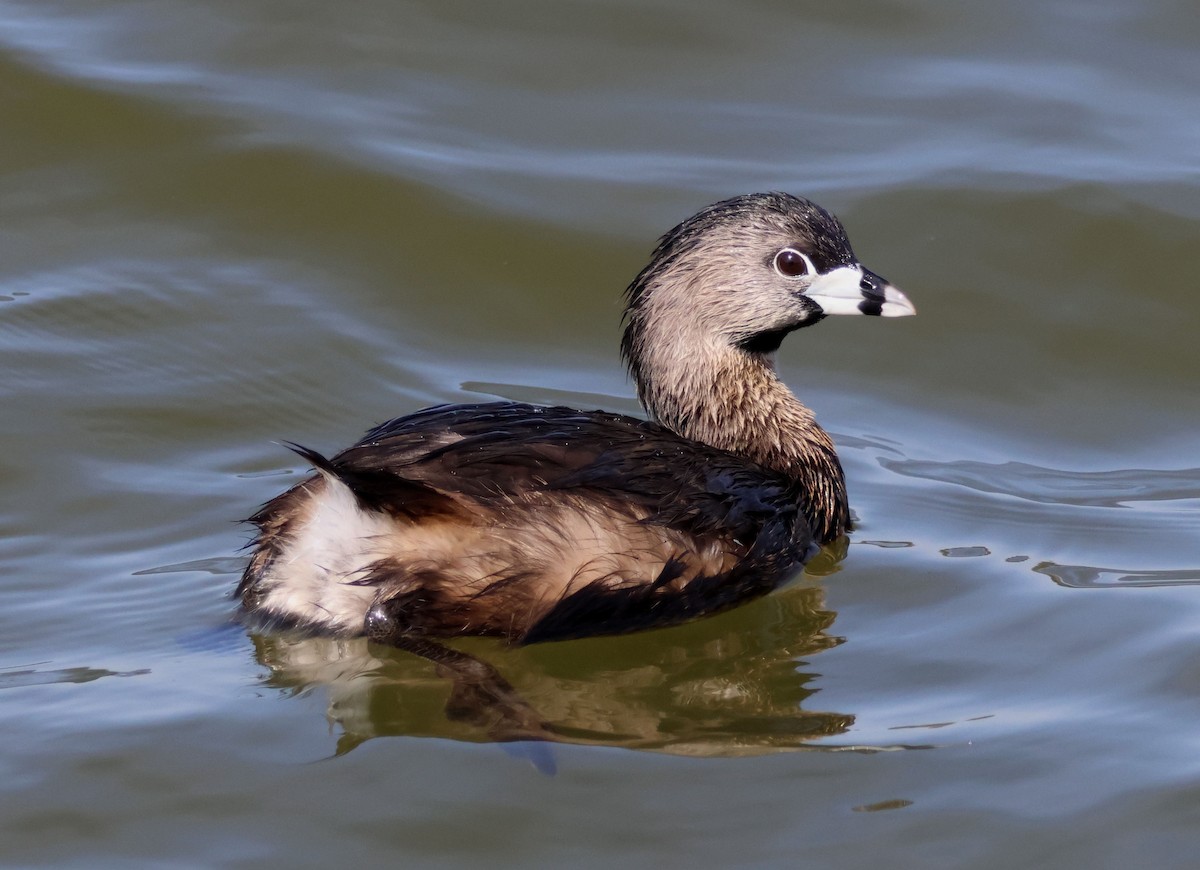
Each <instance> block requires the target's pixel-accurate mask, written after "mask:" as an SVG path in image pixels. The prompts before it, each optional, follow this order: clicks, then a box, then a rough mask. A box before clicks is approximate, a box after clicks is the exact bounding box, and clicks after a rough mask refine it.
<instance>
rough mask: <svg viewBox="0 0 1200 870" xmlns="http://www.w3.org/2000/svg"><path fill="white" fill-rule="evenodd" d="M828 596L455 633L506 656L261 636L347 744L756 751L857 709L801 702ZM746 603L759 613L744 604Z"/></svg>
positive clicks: (800, 743)
mask: <svg viewBox="0 0 1200 870" xmlns="http://www.w3.org/2000/svg"><path fill="white" fill-rule="evenodd" d="M822 604H823V595H822V591H821V590H820V589H818V588H811V587H808V588H791V589H787V590H784V591H783V592H781V593H778V594H776V595H774V596H772V597H771V598H769V599H766V600H764V601H761V602H758V603H756V604H755V605H750V606H748V607H747V608H743V609H742V610H741V611H739V612H737V613H734V614H728V615H726V616H723V617H715V618H711V619H708V620H702V621H700V622H698V623H692V624H690V625H686V626H680V627H678V628H674V629H668V630H662V631H657V632H649V633H642V634H639V635H634V636H629V637H622V638H599V639H590V640H582V641H572V642H568V643H559V644H547V645H544V646H534V647H525V648H517V649H514V648H509V647H505V646H504V645H502V644H500V643H498V642H490V641H481V640H478V639H473V640H471V641H463V642H462V643H461V644H456V645H457V646H460V647H464V646H469V647H470V649H471V650H472V651H473V653H478V654H479V655H480V656H485V657H486V658H488V659H490V660H492V661H495V662H497V663H498V667H493V666H492V665H491V664H487V663H485V662H484V661H483V658H481V657H477V656H476V655H475V654H472V653H467V652H462V651H460V650H458V649H450V648H448V647H444V646H441V645H440V644H432V643H428V642H426V643H424V644H423V647H424V648H423V649H419V650H418V649H414V650H412V651H410V652H416V653H417V654H418V655H416V656H414V655H411V654H409V652H405V651H402V650H397V649H392V648H390V647H386V646H380V645H377V644H370V643H368V642H367V641H366V640H365V639H362V638H355V639H341V640H338V639H331V638H320V637H296V636H286V635H261V634H255V635H252V638H253V641H254V644H255V650H256V655H257V658H258V661H259V662H260V663H261V664H263V665H265V666H266V667H268V668H270V670H271V674H270V676H269V677H268V678H267V683H268V685H271V686H273V687H277V688H283V689H289V690H292V691H295V692H308V691H312V690H314V689H321V690H323V691H325V692H326V693H327V695H328V699H329V700H328V715H329V717H330V719H331V720H333V721H336V722H337V723H338V724H339V725H340V727H341V728H342V731H343V734H342V736H341V738H340V739H339V741H338V753H339V754H342V753H344V752H348V751H350V750H351V749H353V748H354V747H355V746H357V745H358V744H359V743H361V742H363V741H365V740H368V739H370V738H372V737H377V736H389V735H409V736H434V737H443V738H452V739H458V740H467V741H475V742H479V741H502V742H508V741H517V740H534V741H554V742H567V743H580V744H591V745H605V746H621V747H626V748H635V749H650V750H656V751H661V752H669V753H673V754H679V755H694V756H732V755H751V754H760V753H766V752H772V751H779V750H785V749H799V748H803V747H805V746H806V744H807V743H808V741H811V740H813V739H814V738H818V737H828V736H830V735H835V734H840V733H843V732H845V731H846V730H847V729H848V728H849V727H850V725H851V724H852V723H853V721H854V717H853V716H851V715H849V714H844V713H832V712H819V711H814V710H805V709H802V706H801V705H802V704H804V703H805V702H806V701H807V700H808V699H809V698H810V697H811V696H812V695H813V693H814V692H815V691H816V689H814V688H810V687H809V683H810V681H811V680H812V679H813V678H814V674H812V673H809V672H806V671H805V670H802V669H801V668H802V667H803V663H802V662H798V659H802V658H804V657H806V656H810V655H813V654H815V653H818V652H820V651H821V650H824V649H827V648H829V647H832V646H835V645H837V644H838V643H840V642H841V641H840V639H838V638H836V637H831V636H829V635H828V634H826V630H827V629H828V628H829V626H830V625H831V624H832V623H833V621H834V618H835V614H834V613H832V612H829V611H826V610H823V609H822ZM747 610H751V611H753V613H752V614H751V618H750V619H746V618H744V617H743V616H741V615H740V614H744V613H745V612H746V611H747ZM418 656H422V657H423V658H422V657H418ZM798 665H799V666H800V667H798ZM500 669H503V671H504V675H501V673H500ZM447 691H449V696H448V697H447ZM836 748H843V749H844V748H847V747H836ZM854 748H859V749H866V747H854ZM874 748H880V747H874ZM546 757H548V755H547V756H546ZM534 761H535V763H537V764H538V765H539V767H543V768H545V767H548V766H549V764H548V763H546V764H543V763H540V762H539V761H538V759H537V758H536V757H535V758H534Z"/></svg>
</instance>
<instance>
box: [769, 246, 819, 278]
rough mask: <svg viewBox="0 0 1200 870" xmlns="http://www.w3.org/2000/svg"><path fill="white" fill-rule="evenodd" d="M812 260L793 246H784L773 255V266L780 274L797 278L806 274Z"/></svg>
mask: <svg viewBox="0 0 1200 870" xmlns="http://www.w3.org/2000/svg"><path fill="white" fill-rule="evenodd" d="M811 266H812V262H811V261H810V260H809V259H808V257H806V256H804V255H803V254H801V253H800V252H799V251H797V250H796V249H795V248H784V249H783V250H782V251H780V252H779V253H778V254H776V255H775V268H776V269H777V270H778V271H779V274H780V275H783V276H785V277H788V278H799V277H800V276H801V275H807V274H808V272H809V269H810V267H811Z"/></svg>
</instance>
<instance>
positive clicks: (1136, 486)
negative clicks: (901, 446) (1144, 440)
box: [879, 457, 1200, 507]
mask: <svg viewBox="0 0 1200 870" xmlns="http://www.w3.org/2000/svg"><path fill="white" fill-rule="evenodd" d="M879 464H880V465H881V466H882V467H884V468H886V469H887V470H888V471H894V472H896V473H897V474H902V475H904V476H906V477H916V478H922V479H925V480H937V481H941V482H942V483H952V484H955V485H957V486H964V487H967V488H968V489H973V490H977V491H979V492H988V493H996V494H999V495H1010V496H1013V497H1015V498H1020V499H1024V500H1025V501H1032V502H1037V503H1039V504H1059V505H1075V506H1081V507H1129V506H1130V503H1133V502H1162V501H1179V500H1183V499H1195V498H1200V468H1180V469H1149V468H1124V469H1116V470H1113V471H1062V470H1058V469H1053V468H1043V467H1040V466H1037V465H1030V464H1028V463H1024V462H1004V463H987V462H973V461H969V460H962V461H958V462H930V461H922V460H915V459H889V458H886V457H881V458H880V459H879Z"/></svg>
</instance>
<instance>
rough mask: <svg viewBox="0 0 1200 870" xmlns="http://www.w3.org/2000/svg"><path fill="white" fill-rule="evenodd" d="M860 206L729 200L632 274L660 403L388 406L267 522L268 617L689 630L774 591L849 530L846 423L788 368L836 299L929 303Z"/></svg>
mask: <svg viewBox="0 0 1200 870" xmlns="http://www.w3.org/2000/svg"><path fill="white" fill-rule="evenodd" d="M914 313H915V309H914V308H913V306H912V304H911V303H909V301H908V299H907V298H906V297H905V296H904V294H903V293H901V292H900V291H899V290H897V289H896V288H895V287H893V286H892V285H891V284H889V283H888V282H887V281H885V280H884V279H883V278H881V277H879V276H878V275H876V274H875V273H873V272H870V271H868V270H867V269H865V268H864V267H863V266H862V265H861V264H860V263H859V262H858V260H857V259H856V258H855V256H854V253H853V251H852V250H851V248H850V242H849V240H848V239H847V238H846V231H845V229H844V228H843V227H842V224H841V223H840V222H839V221H838V219H837V218H835V217H834V216H833V215H831V214H830V213H829V212H827V211H825V210H824V209H823V208H821V207H820V206H818V205H816V204H815V203H812V202H809V201H808V200H806V199H802V198H800V197H796V196H790V195H787V194H782V193H767V194H753V195H749V196H739V197H735V198H733V199H728V200H724V201H722V202H718V203H716V204H714V205H711V206H709V207H707V208H705V209H704V210H702V211H701V212H699V213H698V214H696V215H694V216H693V217H690V218H688V219H687V220H685V221H684V222H683V223H681V224H680V225H679V226H677V227H675V228H674V229H673V230H671V231H670V232H669V233H667V234H666V235H665V236H663V237H662V239H660V241H659V243H658V246H657V247H656V248H655V250H654V253H653V255H652V256H651V259H650V263H649V265H647V266H646V267H645V268H644V269H643V270H642V271H641V273H640V274H638V276H637V277H636V278H634V280H633V282H632V283H631V284H630V285H629V288H628V290H627V305H626V309H625V319H624V324H625V331H624V336H623V339H622V341H621V350H622V354H623V356H624V358H625V361H626V363H627V364H628V367H629V371H630V374H631V375H632V377H633V380H634V382H635V383H636V385H637V392H638V398H639V399H640V400H641V402H642V404H643V405H645V407H646V408H647V410H648V411H649V412H650V414H651V416H652V417H653V419H654V421H655V422H647V421H644V420H639V419H635V418H632V417H626V416H622V415H620V414H612V413H607V412H604V411H578V410H574V409H571V408H564V407H542V406H537V405H530V404H524V403H519V402H488V403H480V404H469V405H441V406H438V407H434V408H428V409H426V410H423V411H418V412H417V413H415V414H411V415H409V416H407V417H400V418H398V419H395V420H391V421H389V422H387V423H383V424H382V425H380V426H377V427H376V428H374V429H372V430H371V431H370V432H368V433H367V434H366V435H365V436H364V437H363V439H362V440H361V441H359V442H358V443H357V444H355V445H354V446H353V447H350V448H349V449H347V450H344V451H343V452H341V453H339V454H337V455H336V456H334V457H333V458H332V459H327V458H326V457H324V456H322V455H321V454H319V453H316V452H314V451H312V450H309V449H307V448H304V447H300V446H297V445H289V446H290V447H291V448H292V449H293V450H295V451H296V452H297V453H298V454H300V455H301V456H302V457H304V458H305V459H307V460H308V461H309V462H310V463H312V465H313V466H314V467H315V469H316V473H315V474H313V475H312V476H310V477H308V478H306V479H305V480H303V481H301V482H300V483H298V484H297V485H296V486H293V487H292V488H291V489H289V490H288V491H287V492H285V493H283V494H281V495H279V496H277V497H276V498H274V499H272V500H271V501H270V502H268V503H267V504H266V505H265V506H264V507H263V508H262V509H261V510H259V511H258V513H256V514H255V515H254V516H253V517H252V518H251V520H250V521H251V522H253V523H254V524H255V525H256V526H257V527H258V536H257V538H256V539H255V541H254V543H253V546H254V547H255V551H254V555H253V557H252V558H251V560H250V563H249V565H248V566H247V567H246V570H245V574H244V575H243V576H242V580H241V583H240V584H239V586H238V589H237V593H236V594H237V596H238V597H239V598H240V599H241V602H242V605H243V607H244V608H245V609H246V611H248V612H249V613H251V614H254V615H255V616H256V617H258V618H260V619H261V620H263V621H265V622H268V623H274V624H289V625H298V626H304V627H308V628H310V629H314V630H318V631H322V632H332V633H336V634H341V635H362V634H366V635H367V636H368V637H369V638H371V639H373V640H376V641H380V642H384V643H391V644H393V645H396V646H402V647H404V646H409V647H411V646H413V645H414V644H417V645H419V644H420V643H421V642H422V639H432V638H446V637H453V636H458V635H499V636H502V637H505V638H507V639H508V640H509V641H512V642H514V643H533V642H537V641H546V640H556V639H564V638H571V637H582V636H588V635H596V634H613V633H619V632H626V631H633V630H636V629H641V628H648V627H652V626H659V625H668V624H673V623H677V622H680V621H683V620H686V619H690V618H692V617H695V616H699V615H702V614H707V613H712V612H715V611H718V610H722V609H724V608H727V607H730V606H732V605H734V604H737V603H740V602H742V601H745V600H747V599H749V598H752V597H756V596H758V595H762V594H764V593H766V592H768V591H769V590H771V589H772V588H774V587H775V586H777V585H778V584H779V583H780V582H782V581H783V580H785V579H787V577H788V576H789V575H790V574H791V573H792V572H794V571H795V569H797V568H798V567H799V566H800V565H801V564H803V562H804V561H805V560H806V559H807V558H808V557H809V556H810V555H812V553H813V552H815V551H816V549H817V547H818V546H819V545H821V544H825V543H829V542H831V541H834V540H836V539H837V538H838V537H840V536H841V535H843V534H845V533H846V532H847V531H848V530H849V527H850V512H849V506H848V504H847V500H846V484H845V478H844V476H843V473H842V467H841V464H840V463H839V462H838V458H837V454H836V453H835V451H834V446H833V441H832V440H831V439H830V437H829V435H828V434H826V432H825V430H824V429H822V428H821V427H820V426H819V425H817V422H816V420H815V419H814V418H813V415H812V413H811V412H810V411H809V410H808V409H807V408H806V407H805V406H804V405H802V404H801V403H800V402H799V401H798V400H797V399H796V397H795V396H793V395H792V393H791V391H790V390H789V389H788V388H787V386H785V385H784V383H783V382H782V381H781V380H780V379H779V378H778V377H777V375H776V373H775V365H774V359H773V355H774V352H775V351H776V350H777V349H778V348H779V345H780V343H781V342H782V341H783V339H784V337H785V336H786V335H787V334H788V333H790V332H792V331H794V330H797V329H800V328H801V327H805V326H811V325H812V324H814V323H817V322H818V321H820V320H821V319H823V318H824V317H825V316H826V315H829V314H872V315H882V316H884V317H896V316H902V315H908V314H914Z"/></svg>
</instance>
